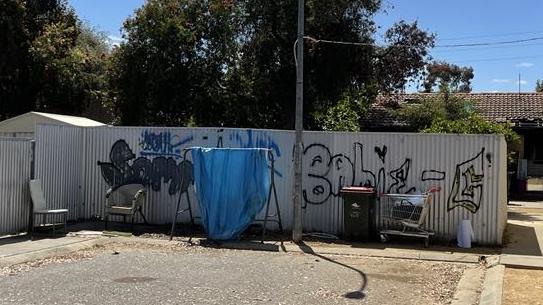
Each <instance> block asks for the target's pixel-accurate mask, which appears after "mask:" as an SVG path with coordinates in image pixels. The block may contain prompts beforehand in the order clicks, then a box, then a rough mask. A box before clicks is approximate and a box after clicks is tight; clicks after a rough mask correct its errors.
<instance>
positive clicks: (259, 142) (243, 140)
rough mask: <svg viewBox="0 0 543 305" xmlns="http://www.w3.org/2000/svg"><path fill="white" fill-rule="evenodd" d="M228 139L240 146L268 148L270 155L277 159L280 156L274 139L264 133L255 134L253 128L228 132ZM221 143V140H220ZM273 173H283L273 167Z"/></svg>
mask: <svg viewBox="0 0 543 305" xmlns="http://www.w3.org/2000/svg"><path fill="white" fill-rule="evenodd" d="M230 141H231V143H232V144H234V146H237V147H241V148H268V149H271V150H272V152H273V153H272V155H271V156H272V157H273V158H274V160H277V159H278V158H280V157H281V148H280V147H279V144H277V142H275V140H274V139H273V138H272V137H271V136H269V135H266V134H261V135H255V134H254V132H253V130H251V129H247V130H246V131H245V132H235V133H232V134H230ZM221 144H222V141H221ZM275 174H276V175H277V176H278V177H283V174H282V173H281V172H280V171H279V170H277V168H276V169H275Z"/></svg>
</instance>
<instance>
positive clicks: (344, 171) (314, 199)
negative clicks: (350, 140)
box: [303, 143, 490, 213]
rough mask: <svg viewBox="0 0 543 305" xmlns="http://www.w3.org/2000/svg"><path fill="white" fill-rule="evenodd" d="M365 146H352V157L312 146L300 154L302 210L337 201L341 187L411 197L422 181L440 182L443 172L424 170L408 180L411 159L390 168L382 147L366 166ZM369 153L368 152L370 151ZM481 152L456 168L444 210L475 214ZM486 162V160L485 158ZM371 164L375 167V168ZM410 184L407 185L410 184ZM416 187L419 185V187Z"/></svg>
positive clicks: (479, 195)
mask: <svg viewBox="0 0 543 305" xmlns="http://www.w3.org/2000/svg"><path fill="white" fill-rule="evenodd" d="M364 148H365V146H364V145H363V144H362V143H354V149H353V154H345V153H333V152H332V151H331V150H330V148H329V147H327V146H326V145H324V144H321V143H313V144H311V145H309V146H307V147H306V148H305V149H304V151H303V154H304V160H305V161H304V175H305V179H306V180H305V181H304V189H303V199H304V202H305V206H307V205H308V204H311V205H320V204H323V203H326V202H328V200H329V199H330V198H332V197H338V196H339V195H340V190H341V188H342V187H344V186H351V185H360V186H371V187H374V188H375V189H376V191H377V192H378V193H385V192H386V193H405V194H408V193H413V192H415V191H417V186H416V185H415V184H420V183H423V182H426V181H435V182H436V183H438V182H440V181H444V180H445V177H446V175H447V174H446V172H444V171H440V170H436V169H424V170H422V172H421V174H420V176H412V174H411V172H412V159H411V158H409V157H406V158H404V159H403V163H401V164H399V165H395V166H394V165H391V164H389V163H390V162H389V161H388V160H387V151H389V149H388V148H387V147H386V146H382V147H379V146H375V147H374V149H373V153H374V154H375V157H376V158H375V159H377V160H380V162H379V161H377V163H375V162H373V165H374V166H373V167H372V168H370V167H368V166H367V162H366V157H368V156H365V155H364V154H365V152H366V151H365V149H364ZM370 153H371V151H370ZM484 156H485V155H484V148H483V149H482V150H481V152H479V153H478V154H477V155H476V156H475V157H473V158H471V159H469V160H467V161H465V162H462V163H460V164H458V165H457V166H456V171H455V176H454V181H453V183H452V185H451V187H450V189H449V191H450V193H449V200H448V210H449V211H450V210H452V209H453V208H455V207H458V206H461V207H464V208H466V209H467V210H469V211H470V212H472V213H475V212H477V210H478V209H479V207H480V204H481V200H482V190H483V184H484V181H483V178H484V172H483V164H484ZM486 158H487V160H488V159H489V158H490V157H489V156H488V154H487V155H486ZM375 164H378V165H377V166H375ZM410 183H411V184H410ZM419 186H420V185H419Z"/></svg>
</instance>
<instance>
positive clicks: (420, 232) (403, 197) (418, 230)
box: [379, 189, 439, 247]
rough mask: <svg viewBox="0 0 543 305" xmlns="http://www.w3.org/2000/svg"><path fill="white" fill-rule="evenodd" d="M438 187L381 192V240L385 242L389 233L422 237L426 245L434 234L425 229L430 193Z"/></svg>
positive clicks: (430, 201)
mask: <svg viewBox="0 0 543 305" xmlns="http://www.w3.org/2000/svg"><path fill="white" fill-rule="evenodd" d="M436 191H439V189H431V190H430V191H428V192H426V193H424V194H420V195H411V194H383V195H382V197H381V200H380V211H381V213H380V214H381V227H382V228H381V230H379V234H380V236H381V240H382V241H384V242H386V241H388V240H389V235H399V236H410V237H419V238H424V245H425V246H426V247H428V245H429V243H430V237H431V236H432V235H434V232H431V231H429V230H427V229H426V221H427V218H428V214H429V211H430V207H431V203H432V193H434V192H436Z"/></svg>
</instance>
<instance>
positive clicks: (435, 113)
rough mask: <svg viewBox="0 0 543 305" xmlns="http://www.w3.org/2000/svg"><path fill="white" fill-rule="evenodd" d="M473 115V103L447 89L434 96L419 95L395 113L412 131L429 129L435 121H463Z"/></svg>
mask: <svg viewBox="0 0 543 305" xmlns="http://www.w3.org/2000/svg"><path fill="white" fill-rule="evenodd" d="M473 113H474V111H473V102H471V101H469V100H466V99H465V98H464V97H463V96H461V95H458V94H453V93H451V92H449V91H448V89H447V88H444V89H443V91H442V92H440V93H438V94H435V95H430V96H424V95H421V97H420V98H419V99H417V100H416V101H414V102H411V103H408V104H405V105H401V107H400V108H399V110H398V111H397V114H398V115H399V117H400V118H401V119H402V120H404V121H406V122H407V123H408V124H409V126H410V127H411V129H413V130H414V131H421V130H424V129H426V128H429V127H430V126H431V125H432V123H433V122H434V121H435V120H445V121H456V120H463V119H467V118H469V117H470V116H471V114H473Z"/></svg>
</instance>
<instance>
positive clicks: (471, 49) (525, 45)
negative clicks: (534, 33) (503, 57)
mask: <svg viewBox="0 0 543 305" xmlns="http://www.w3.org/2000/svg"><path fill="white" fill-rule="evenodd" d="M541 45H543V43H542V42H537V43H525V44H518V45H506V46H486V47H471V48H465V49H453V50H448V49H441V50H434V51H432V53H447V52H465V51H480V50H488V49H505V48H519V47H530V46H541Z"/></svg>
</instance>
